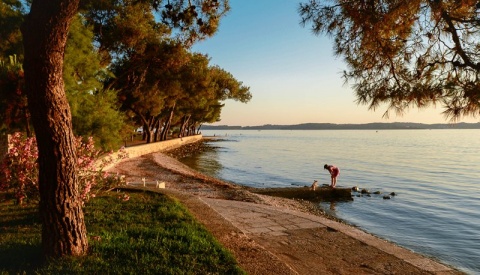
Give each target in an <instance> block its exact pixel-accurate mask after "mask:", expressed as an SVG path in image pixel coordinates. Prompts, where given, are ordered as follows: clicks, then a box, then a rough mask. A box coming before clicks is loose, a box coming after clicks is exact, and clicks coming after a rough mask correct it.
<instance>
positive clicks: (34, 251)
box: [0, 243, 44, 274]
mask: <svg viewBox="0 0 480 275" xmlns="http://www.w3.org/2000/svg"><path fill="white" fill-rule="evenodd" d="M43 263H44V261H43V256H42V249H41V246H40V245H32V244H16V243H13V244H12V243H10V244H7V245H2V246H0V273H3V272H6V273H7V274H23V273H27V274H32V273H34V270H36V269H38V268H40V267H41V266H42V264H43Z"/></svg>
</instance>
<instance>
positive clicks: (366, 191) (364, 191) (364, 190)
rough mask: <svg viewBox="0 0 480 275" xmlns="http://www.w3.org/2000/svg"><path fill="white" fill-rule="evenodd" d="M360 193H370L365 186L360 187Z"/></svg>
mask: <svg viewBox="0 0 480 275" xmlns="http://www.w3.org/2000/svg"><path fill="white" fill-rule="evenodd" d="M360 193H362V194H370V192H368V190H367V189H365V188H364V189H362V191H361V192H360Z"/></svg>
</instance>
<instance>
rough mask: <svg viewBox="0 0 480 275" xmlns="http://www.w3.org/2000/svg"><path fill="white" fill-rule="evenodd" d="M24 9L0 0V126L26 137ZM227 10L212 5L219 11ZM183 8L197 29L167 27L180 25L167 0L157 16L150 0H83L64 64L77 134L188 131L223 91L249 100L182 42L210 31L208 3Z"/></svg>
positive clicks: (102, 137)
mask: <svg viewBox="0 0 480 275" xmlns="http://www.w3.org/2000/svg"><path fill="white" fill-rule="evenodd" d="M205 3H210V4H212V5H215V1H210V2H208V1H207V2H205ZM205 5H206V4H205ZM218 5H219V4H218ZM29 8H30V7H29V6H27V5H26V4H25V3H24V2H23V1H20V0H11V1H2V2H1V3H0V25H1V26H2V28H1V30H0V36H1V37H2V39H0V60H1V61H0V119H1V124H0V131H1V132H3V133H11V132H14V131H22V132H25V133H26V134H27V135H28V136H31V135H33V130H32V126H31V113H30V111H29V109H28V103H27V96H26V91H25V79H24V71H23V60H24V49H23V37H22V34H21V31H20V27H21V25H22V23H23V21H24V18H25V16H26V15H27V13H28V11H29ZM201 8H202V9H204V10H205V11H209V7H207V6H205V7H201ZM171 9H174V7H173V6H172V8H171ZM227 10H228V9H224V10H219V9H218V8H217V9H216V11H217V12H219V14H217V15H218V16H220V15H223V13H225V12H226V11H227ZM185 11H186V12H183V13H182V16H183V17H184V20H187V21H188V20H194V19H195V20H196V21H195V22H190V23H188V22H187V23H188V24H190V25H193V26H194V27H195V28H194V29H190V31H189V32H177V33H176V35H174V34H172V33H173V32H172V26H171V25H169V24H174V25H175V24H176V25H177V27H182V26H183V28H184V29H185V30H186V28H187V25H188V24H186V23H182V22H183V21H181V20H180V19H178V18H177V19H175V20H173V19H171V18H170V20H169V18H168V17H169V16H173V13H172V14H170V15H169V9H168V7H167V8H165V7H164V10H163V13H162V16H163V21H162V20H158V19H156V18H158V16H157V17H155V14H154V12H155V9H154V8H153V7H152V4H151V3H149V2H139V1H137V2H135V1H131V2H129V1H127V2H125V3H123V2H122V3H120V2H117V1H102V2H98V1H85V2H82V5H81V6H80V9H79V10H78V13H77V14H76V16H74V18H73V20H72V23H71V26H70V31H69V33H68V39H67V43H66V48H65V62H64V64H63V80H64V83H65V92H66V95H67V98H68V103H69V105H70V109H71V114H72V125H73V131H74V134H75V135H77V136H84V137H88V136H93V137H94V139H95V141H96V143H97V145H100V146H101V147H102V148H103V149H105V150H108V149H114V148H118V147H119V145H120V144H121V143H122V141H123V140H125V139H127V138H130V137H131V135H132V134H133V133H134V131H135V129H137V128H138V127H142V128H143V130H144V131H143V133H144V139H145V140H146V142H152V141H161V140H165V139H167V138H168V137H170V136H172V135H175V136H187V135H192V134H195V133H196V131H197V130H198V129H199V127H200V126H201V125H202V124H203V123H211V122H216V121H219V120H220V115H221V110H222V107H223V106H224V103H223V102H224V101H225V100H227V99H233V100H237V101H240V102H244V103H246V102H248V101H249V100H250V99H251V93H250V91H249V87H247V86H245V85H243V83H242V82H240V81H238V80H236V79H235V78H234V76H233V75H232V74H230V73H229V72H227V71H225V70H223V69H222V68H220V67H218V66H212V65H210V64H209V58H208V56H206V55H203V54H199V53H194V52H191V51H190V50H189V47H190V46H191V44H192V43H194V42H195V41H198V40H200V39H204V38H205V37H207V36H209V35H212V34H213V33H214V31H215V30H216V24H218V17H216V16H214V14H213V11H209V12H210V13H211V14H209V12H207V13H206V14H207V15H205V17H204V18H202V17H200V15H199V14H198V13H197V12H196V11H195V10H194V9H192V8H191V6H190V7H187V8H186V10H185ZM177 12H178V11H177ZM193 12H195V13H197V15H196V16H195V14H194V13H193ZM190 13H191V14H190ZM187 16H190V17H191V18H190V19H188V18H186V17H187Z"/></svg>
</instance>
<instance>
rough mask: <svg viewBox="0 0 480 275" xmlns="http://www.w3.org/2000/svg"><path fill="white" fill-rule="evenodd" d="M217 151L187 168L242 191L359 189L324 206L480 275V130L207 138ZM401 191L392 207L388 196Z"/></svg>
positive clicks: (243, 133) (242, 133)
mask: <svg viewBox="0 0 480 275" xmlns="http://www.w3.org/2000/svg"><path fill="white" fill-rule="evenodd" d="M202 134H203V135H204V136H215V139H213V140H212V141H209V142H208V145H209V147H211V149H210V150H206V151H204V152H199V153H197V154H195V155H193V156H190V157H188V158H186V159H183V160H182V161H183V162H184V163H186V164H187V165H189V166H191V167H192V168H194V169H196V170H198V171H200V172H202V173H205V174H208V175H210V176H213V177H217V178H220V179H222V180H225V181H229V182H233V183H236V184H239V185H245V186H251V187H258V188H267V187H292V186H310V185H311V184H312V182H313V181H314V180H318V182H319V185H322V184H330V175H329V173H328V172H327V171H326V170H324V169H323V166H324V165H325V164H333V165H336V166H338V167H339V168H340V176H339V177H338V181H337V187H347V188H351V187H354V186H357V187H358V188H360V189H367V190H368V191H369V192H370V193H373V192H375V191H380V193H381V194H379V195H376V194H370V195H369V196H368V195H363V196H362V195H361V194H360V193H355V192H354V193H352V195H353V201H345V202H322V203H319V204H318V207H320V208H322V209H323V210H324V211H326V212H327V213H328V214H331V215H334V216H336V217H338V218H340V219H342V220H344V221H345V222H347V223H349V224H352V225H354V226H356V227H358V228H360V229H362V230H365V231H367V232H369V233H371V234H373V235H376V236H378V237H380V238H383V239H386V240H388V241H391V242H393V243H395V244H397V245H399V246H402V247H404V248H407V249H409V250H411V251H414V252H416V253H419V254H422V255H425V256H427V257H429V258H433V259H435V260H437V261H439V262H442V263H444V264H447V265H449V266H452V267H454V268H456V269H458V270H460V271H463V272H465V273H467V274H480V130H478V129H477V130H468V129H455V128H454V126H453V128H452V129H442V130H440V129H435V130H413V129H412V130H378V131H377V130H260V131H258V130H203V131H202ZM392 192H394V193H395V196H392V197H391V199H384V196H385V195H388V194H390V193H392Z"/></svg>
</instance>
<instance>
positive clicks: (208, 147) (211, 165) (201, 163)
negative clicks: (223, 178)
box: [180, 142, 224, 178]
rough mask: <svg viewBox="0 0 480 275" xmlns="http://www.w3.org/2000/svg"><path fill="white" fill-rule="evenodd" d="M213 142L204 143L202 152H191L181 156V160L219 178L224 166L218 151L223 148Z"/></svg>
mask: <svg viewBox="0 0 480 275" xmlns="http://www.w3.org/2000/svg"><path fill="white" fill-rule="evenodd" d="M211 143H212V142H210V143H204V144H203V148H202V150H201V152H202V153H201V154H190V155H188V156H185V157H183V158H181V159H180V161H181V162H182V163H184V164H186V165H187V166H189V167H191V168H193V169H195V170H197V171H200V172H202V173H204V174H206V175H210V176H212V177H216V178H219V176H220V171H221V170H222V169H223V168H224V167H223V165H222V164H221V163H220V162H219V157H218V152H219V150H221V148H220V147H216V146H214V145H212V144H211ZM213 143H214V142H213Z"/></svg>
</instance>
